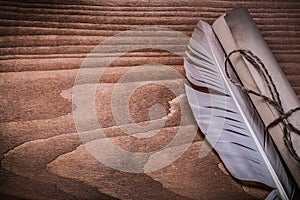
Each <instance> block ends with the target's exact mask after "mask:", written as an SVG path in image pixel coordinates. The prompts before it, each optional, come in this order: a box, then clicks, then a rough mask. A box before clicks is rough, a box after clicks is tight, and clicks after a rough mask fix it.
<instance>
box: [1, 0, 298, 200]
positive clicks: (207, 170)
mask: <svg viewBox="0 0 300 200" xmlns="http://www.w3.org/2000/svg"><path fill="white" fill-rule="evenodd" d="M236 7H246V8H248V9H249V11H250V13H251V15H252V17H253V18H254V20H255V21H256V22H257V25H258V27H259V29H260V31H261V33H262V34H263V36H264V38H265V39H266V41H267V43H268V44H269V46H270V48H271V50H272V52H273V53H274V55H275V57H276V58H277V60H278V62H279V63H280V66H281V67H282V69H283V71H284V73H285V74H286V76H287V78H288V80H289V82H290V84H291V86H292V87H293V89H294V90H295V92H296V94H297V95H298V97H300V81H299V78H300V69H299V63H300V57H299V52H300V34H299V33H300V3H299V2H298V1H279V0H276V1H271V2H270V1H267V0H256V1H252V0H248V1H235V0H230V1H222V0H213V1H204V0H181V1H180V0H178V1H177V0H176V1H158V0H154V1H148V0H141V1H138V0H129V1H125V0H108V1H96V0H81V1H80V0H73V1H68V0H67V1H58V0H57V1H56V0H54V1H50V0H40V1H38V0H27V1H22V0H12V1H0V9H1V12H0V71H1V73H0V85H1V87H0V94H1V98H0V132H1V134H0V137H1V138H0V151H1V152H0V154H1V166H2V167H1V171H0V180H1V183H0V193H1V199H220V198H222V199H263V198H264V197H265V196H266V194H267V193H268V191H269V190H270V189H269V188H266V187H263V186H257V185H254V186H253V184H250V185H249V183H241V182H239V181H237V180H235V179H233V178H232V177H231V176H229V175H228V173H227V172H226V170H225V168H224V166H223V165H222V164H221V161H220V159H219V158H218V157H217V155H216V154H215V153H214V152H213V151H212V152H210V153H209V154H208V155H207V156H205V157H204V158H199V156H198V154H199V150H200V149H201V146H202V145H203V137H202V135H201V134H200V133H199V134H198V136H197V137H196V138H195V140H194V142H193V144H192V145H191V146H190V147H189V149H188V150H187V151H186V152H185V153H184V154H183V155H182V156H181V157H180V158H179V159H178V160H177V161H175V162H174V163H173V164H172V165H169V166H167V167H165V168H163V169H160V170H158V171H154V172H150V173H137V174H135V173H126V172H121V171H118V170H114V169H112V168H110V167H108V166H106V165H104V164H103V163H101V162H99V161H97V160H96V159H95V158H94V157H93V156H92V155H91V154H89V152H88V151H87V150H86V148H85V143H84V142H83V141H82V140H81V139H80V137H79V136H78V134H77V132H76V126H75V124H74V115H73V114H74V113H73V112H72V88H73V86H74V81H75V79H76V76H77V73H78V70H79V68H80V66H81V64H82V61H83V60H84V58H85V57H86V56H87V55H88V54H89V53H90V52H91V51H92V50H93V49H94V48H95V47H96V46H97V45H98V44H99V43H100V42H102V41H104V40H106V39H107V38H109V37H111V36H114V35H116V34H118V33H121V32H122V31H125V30H131V29H134V28H138V27H142V26H143V27H144V26H148V27H149V26H156V27H164V28H170V29H173V30H175V31H179V32H181V33H184V34H186V35H188V36H191V34H192V31H193V29H194V28H195V25H196V24H197V22H198V20H199V19H202V20H206V21H207V22H209V23H211V22H213V21H214V20H215V19H216V18H217V17H218V16H220V15H222V14H223V13H224V12H226V11H227V10H229V9H232V8H236ZM105 56H107V57H109V56H110V55H109V53H107V55H104V57H105ZM151 63H161V64H165V65H168V66H171V67H172V68H173V69H175V70H176V71H178V72H179V73H181V74H184V72H183V66H182V65H183V59H182V58H181V57H180V56H177V55H175V54H174V53H169V52H166V51H161V50H158V49H141V50H138V51H133V52H129V53H127V54H125V55H123V56H122V57H120V58H118V59H116V60H115V61H114V62H113V63H112V64H111V65H110V66H109V68H108V70H107V71H106V72H105V76H104V77H103V78H102V79H101V80H100V81H99V84H98V87H97V91H96V94H95V95H96V97H97V98H96V102H95V105H96V115H97V117H98V120H99V122H100V123H101V125H102V127H103V128H105V133H106V135H107V137H110V138H111V140H112V141H114V143H116V144H118V145H120V146H121V147H122V148H124V149H127V150H128V151H136V150H139V151H142V152H143V151H145V152H146V151H150V150H153V149H157V148H162V147H163V146H165V145H166V144H167V143H168V142H170V141H171V140H172V138H173V137H174V135H175V134H176V131H177V130H178V129H179V128H180V120H179V119H180V110H179V109H178V105H177V104H176V103H175V104H174V105H173V104H172V103H169V102H170V101H172V100H174V99H175V98H176V95H174V94H172V93H171V92H170V91H168V90H166V89H164V88H162V87H159V86H158V85H155V84H152V85H151V84H150V85H147V86H145V87H142V88H139V90H138V91H137V92H135V93H134V94H133V97H132V101H131V103H130V105H129V106H131V107H130V109H131V114H132V116H133V118H134V120H135V121H136V122H139V123H143V122H151V120H150V119H149V116H148V111H149V107H150V106H152V105H154V104H156V103H161V104H162V106H163V107H164V108H165V110H166V112H167V113H169V112H170V111H169V109H171V111H172V113H173V114H172V115H168V118H167V123H166V126H165V127H164V128H163V129H161V130H160V132H159V134H158V135H156V136H155V137H153V138H148V139H135V138H133V137H131V136H126V135H124V134H123V133H122V130H121V128H120V125H119V124H117V123H116V122H115V120H114V118H113V114H112V111H111V109H112V105H111V97H112V93H113V89H114V87H115V86H116V83H117V82H118V81H119V79H120V78H121V77H122V76H123V75H124V74H126V73H127V72H128V71H129V70H131V69H132V67H133V66H136V65H143V64H151ZM149 73H152V74H153V73H159V72H157V71H151V70H150V71H149ZM157 81H158V83H160V82H166V83H170V84H172V85H178V87H181V86H180V85H182V81H183V80H182V79H176V80H172V79H169V78H167V76H160V77H159V78H157ZM128 84H132V85H133V86H136V85H138V83H136V82H132V83H128ZM183 93H184V92H182V94H181V96H182V95H183V96H184V94H183ZM177 97H178V96H177ZM183 98H184V97H183ZM169 114H170V113H169ZM191 123H192V122H191ZM123 126H130V123H129V122H128V124H123ZM189 126H191V124H185V125H184V126H183V127H184V128H186V129H187V130H189ZM154 131H155V130H154ZM86 143H88V142H86Z"/></svg>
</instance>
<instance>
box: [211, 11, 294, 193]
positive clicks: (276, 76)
mask: <svg viewBox="0 0 300 200" xmlns="http://www.w3.org/2000/svg"><path fill="white" fill-rule="evenodd" d="M213 29H214V31H215V33H216V35H217V37H218V39H219V41H220V43H221V45H222V46H223V48H224V50H225V52H226V54H227V55H228V54H229V53H230V52H231V51H233V50H237V49H249V50H251V51H252V52H253V53H254V54H255V55H257V56H258V57H259V58H260V59H261V60H262V62H263V63H264V64H265V66H266V68H267V70H268V71H269V73H270V74H271V76H272V79H273V80H274V82H275V85H276V87H277V90H278V92H279V94H280V97H281V101H282V105H283V109H284V111H285V112H286V111H288V110H289V109H291V108H295V107H298V106H300V103H299V100H298V98H297V96H296V95H295V93H294V91H293V89H292V88H291V86H290V84H289V82H288V81H287V79H286V77H285V75H284V74H283V72H282V70H281V68H280V67H279V65H278V63H277V61H276V59H275V57H274V56H273V54H272V52H271V50H270V49H269V47H268V45H267V43H266V42H265V41H264V39H263V37H262V35H261V34H260V32H259V30H258V29H257V27H256V25H255V22H254V21H253V20H252V18H251V16H250V14H249V12H248V11H247V10H246V9H243V8H239V9H234V10H232V11H230V12H228V13H226V14H225V15H224V16H222V17H220V18H219V19H217V20H216V21H215V22H214V24H213ZM230 61H231V63H232V64H233V66H234V68H235V70H236V72H237V74H238V76H239V78H240V80H241V82H242V83H243V85H245V86H246V87H248V88H251V89H254V90H255V91H260V92H261V93H262V94H267V95H268V96H270V95H269V91H268V89H267V86H266V84H265V82H264V80H263V79H262V76H261V75H260V74H259V73H258V72H257V71H256V70H255V68H254V67H253V66H252V65H251V64H250V63H249V62H248V61H246V60H245V59H244V58H242V57H241V56H240V55H238V54H234V55H232V56H231V59H230ZM250 98H251V100H252V101H253V103H254V105H255V107H256V109H257V111H258V113H259V114H260V116H261V118H262V120H263V122H264V124H265V125H268V124H269V123H270V122H272V121H273V120H274V119H276V118H277V117H278V113H277V111H276V110H275V109H274V108H273V107H272V106H270V105H269V104H268V103H266V102H265V101H264V100H262V98H260V97H256V96H254V95H250ZM289 121H290V122H291V123H292V124H293V125H295V127H297V128H300V112H296V113H294V114H293V115H292V116H291V117H289ZM270 134H271V137H272V139H273V140H274V143H275V145H276V146H277V148H278V151H279V152H280V154H281V156H282V158H283V160H284V162H285V163H286V165H287V167H288V169H289V171H290V173H291V174H292V176H293V177H294V179H295V181H296V183H297V185H298V187H299V186H300V164H299V163H298V162H297V161H296V160H295V159H294V158H293V157H292V156H291V154H290V153H289V152H288V150H287V148H286V146H285V144H284V141H283V129H282V126H280V125H277V126H275V127H273V128H271V129H270ZM292 141H293V144H294V148H295V150H296V151H297V153H298V155H300V136H298V135H296V134H294V133H292Z"/></svg>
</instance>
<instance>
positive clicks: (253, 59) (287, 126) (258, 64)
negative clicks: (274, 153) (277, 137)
mask: <svg viewBox="0 0 300 200" xmlns="http://www.w3.org/2000/svg"><path fill="white" fill-rule="evenodd" d="M235 53H240V54H241V55H242V56H243V57H244V58H246V59H247V60H248V61H249V62H250V63H251V64H252V65H253V66H254V67H255V68H256V69H257V70H259V72H260V73H261V74H262V75H263V78H264V80H265V82H266V84H267V86H268V90H269V91H270V94H271V98H270V97H268V96H266V95H264V94H262V93H260V92H257V91H254V90H251V89H249V88H247V87H245V86H243V85H242V84H241V83H239V82H237V81H236V80H234V79H233V78H232V77H231V76H230V74H229V72H228V65H227V63H228V62H229V58H230V56H231V55H232V54H235ZM225 73H226V76H227V78H228V79H229V80H230V81H231V82H232V83H233V84H234V85H236V86H237V87H239V88H240V89H241V90H242V91H244V92H246V93H248V94H253V95H256V96H259V97H261V98H263V99H264V100H265V101H267V102H268V103H269V104H270V105H272V106H273V107H274V108H275V109H276V111H277V112H278V114H279V117H278V118H277V119H275V120H274V121H272V122H271V123H270V124H269V125H268V126H266V128H265V134H267V132H268V130H269V129H270V128H271V127H273V126H276V125H278V124H279V123H281V124H282V125H283V133H284V134H283V140H284V144H285V146H286V147H287V149H288V151H289V152H290V154H291V155H292V156H293V158H294V159H296V160H297V161H298V162H300V158H299V156H298V154H297V152H296V151H295V149H294V146H293V142H292V139H291V132H294V133H296V134H298V135H300V130H299V129H297V128H296V127H295V126H294V125H293V124H291V123H290V122H289V120H288V117H289V116H291V115H292V114H293V113H294V112H296V111H298V110H300V107H296V108H293V109H290V110H289V111H288V112H284V110H283V107H282V103H281V100H280V95H279V93H278V90H277V88H276V86H275V84H274V81H273V79H272V77H271V76H270V74H269V72H268V70H267V69H266V67H265V65H264V63H263V62H262V61H261V60H260V59H259V58H258V57H257V56H256V55H254V54H253V53H252V52H251V51H250V50H246V49H238V50H234V51H232V52H230V53H229V54H228V56H227V57H226V60H225Z"/></svg>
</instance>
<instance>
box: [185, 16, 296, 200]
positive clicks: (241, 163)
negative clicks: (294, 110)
mask: <svg viewBox="0 0 300 200" xmlns="http://www.w3.org/2000/svg"><path fill="white" fill-rule="evenodd" d="M186 54H187V58H186V59H185V61H184V68H185V71H186V76H187V78H188V80H189V81H190V82H191V83H192V84H194V85H196V86H200V87H205V88H208V89H209V90H211V91H212V92H210V93H205V92H201V91H198V90H195V89H193V88H191V87H189V86H187V85H186V86H185V89H186V93H187V97H188V101H189V104H190V107H191V109H192V111H193V115H194V117H195V119H196V121H197V124H198V126H199V128H200V129H201V131H202V132H203V133H204V134H205V137H206V140H207V141H208V142H209V143H210V144H211V146H212V147H213V148H214V149H215V150H216V152H217V153H218V154H219V156H220V158H221V160H222V161H223V163H224V164H225V166H226V168H227V169H228V171H229V172H230V173H231V175H232V176H234V177H235V178H237V179H240V180H247V181H256V182H260V183H263V184H265V185H268V186H270V187H272V188H274V191H273V192H272V193H270V195H269V196H268V197H267V199H269V198H275V197H276V198H279V197H280V198H281V199H291V198H292V196H293V193H294V190H295V189H294V185H293V182H292V181H291V180H290V179H289V178H288V175H287V173H286V171H285V169H284V167H283V164H282V162H281V160H280V158H279V156H278V154H277V151H276V148H275V147H274V144H273V142H272V140H271V138H270V136H269V135H268V134H267V135H265V134H264V124H263V122H262V120H261V119H260V117H259V115H258V113H257V111H256V109H255V108H254V107H253V105H252V102H251V101H250V99H249V97H248V95H247V94H245V93H244V92H242V91H241V90H240V89H239V88H238V87H236V86H235V85H234V84H233V83H232V82H230V80H228V79H227V77H226V74H225V65H224V62H225V54H224V52H223V49H222V47H221V46H220V44H219V41H218V40H217V38H216V36H215V34H214V32H213V30H212V28H211V26H210V25H209V24H207V23H205V22H203V21H200V22H199V23H198V25H197V27H196V29H195V30H194V32H193V35H192V38H191V39H190V42H189V45H188V51H187V52H186ZM229 73H230V74H231V75H232V76H235V74H234V72H233V70H232V69H230V71H229Z"/></svg>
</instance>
